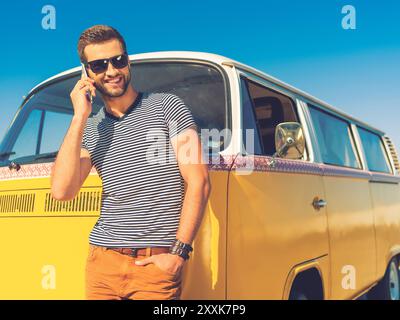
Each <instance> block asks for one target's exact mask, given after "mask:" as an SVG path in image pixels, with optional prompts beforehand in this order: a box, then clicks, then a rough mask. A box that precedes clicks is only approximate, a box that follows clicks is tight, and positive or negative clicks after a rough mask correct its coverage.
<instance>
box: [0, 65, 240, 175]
mask: <svg viewBox="0 0 400 320" xmlns="http://www.w3.org/2000/svg"><path fill="white" fill-rule="evenodd" d="M162 62H165V63H184V64H197V65H202V66H208V67H212V68H214V69H215V70H216V71H217V72H219V73H220V75H221V77H222V80H223V84H224V94H225V125H224V126H225V129H227V130H230V131H231V132H232V126H233V124H232V99H231V92H232V90H231V83H230V79H229V76H228V74H227V72H226V70H225V69H224V68H223V67H222V66H221V65H220V64H218V63H215V62H213V61H210V60H203V59H198V58H195V59H194V58H145V59H137V60H131V61H130V65H131V67H134V65H135V64H142V63H162ZM80 74H81V70H80V69H79V70H77V71H73V72H71V73H68V74H64V75H60V76H59V77H57V78H54V79H51V80H49V81H48V82H46V83H45V84H43V85H41V86H39V87H35V88H34V90H32V91H31V92H29V94H28V95H27V97H26V98H25V99H24V101H23V102H22V104H21V105H20V107H19V108H18V109H17V111H16V113H15V115H14V118H13V120H12V122H11V123H10V125H9V127H8V129H7V131H6V133H5V135H4V138H3V140H2V141H1V143H0V146H1V148H2V150H0V153H2V152H11V151H12V150H11V148H10V146H11V144H14V143H15V141H16V139H17V138H18V135H19V133H20V132H21V130H22V127H23V125H24V124H25V121H26V118H27V116H29V114H30V112H26V113H25V112H24V111H25V109H24V108H25V106H26V104H27V103H28V102H29V100H30V99H31V98H32V97H33V96H34V95H35V94H37V93H39V92H41V91H43V90H45V89H46V88H47V87H49V86H51V85H55V84H57V83H60V82H62V81H65V80H68V79H70V78H74V77H77V76H78V77H79V75H80ZM46 107H47V108H48V109H43V108H36V109H43V110H44V112H46V110H50V109H51V106H50V105H47V106H46ZM60 108H63V107H60ZM60 108H58V110H59V109H60ZM63 109H67V110H68V111H71V112H72V114H73V108H72V106H71V108H63ZM21 112H22V114H21ZM43 120H44V119H42V122H41V124H40V125H41V127H42V126H43ZM232 143H233V139H232V138H230V139H229V141H228V142H227V143H226V144H224V145H223V149H222V150H220V151H219V152H218V154H222V153H223V152H224V151H225V150H228V149H231V147H232ZM43 155H46V153H43ZM210 155H211V156H212V155H213V154H212V153H210ZM35 156H37V155H32V157H30V158H28V156H27V160H26V161H25V160H24V161H21V162H19V161H18V160H17V163H19V164H21V165H23V164H35V163H43V162H46V163H52V162H54V161H55V157H54V158H47V159H40V160H39V161H38V160H34V158H35ZM0 160H1V159H0ZM9 162H10V161H9V160H7V157H5V159H4V160H1V161H0V167H4V166H7V165H8V163H9Z"/></svg>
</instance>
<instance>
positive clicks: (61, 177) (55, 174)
mask: <svg viewBox="0 0 400 320" xmlns="http://www.w3.org/2000/svg"><path fill="white" fill-rule="evenodd" d="M87 90H91V92H92V95H93V96H95V95H96V89H95V87H94V85H93V80H92V79H90V78H85V77H84V76H83V75H82V78H81V79H80V80H79V81H78V82H77V83H76V85H75V87H74V89H73V90H72V91H71V94H70V96H71V101H72V105H73V107H74V116H73V118H72V121H71V125H70V127H69V129H68V131H67V134H66V135H65V137H64V141H63V143H62V145H61V147H60V150H59V151H58V155H57V158H56V161H55V163H54V166H53V168H52V171H51V180H50V181H51V195H52V196H53V198H55V199H57V200H71V199H73V198H74V197H75V196H76V194H77V193H78V192H79V190H80V188H81V186H82V184H83V182H84V181H85V179H86V177H87V176H88V174H89V172H90V169H91V168H92V163H91V160H90V155H89V153H88V151H87V150H86V149H82V148H81V144H82V136H83V130H84V128H85V126H86V122H87V119H88V118H89V115H90V113H91V112H92V105H91V103H90V102H89V101H88V100H87V98H86V91H87Z"/></svg>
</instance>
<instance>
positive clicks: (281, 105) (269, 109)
mask: <svg viewBox="0 0 400 320" xmlns="http://www.w3.org/2000/svg"><path fill="white" fill-rule="evenodd" d="M243 83H246V84H247V88H248V94H249V95H250V100H251V107H252V112H251V111H250V110H246V108H250V103H243V118H244V120H249V117H250V119H251V113H253V115H254V117H255V128H257V130H256V132H257V131H258V132H259V138H260V142H261V147H262V154H263V155H268V156H272V155H273V154H274V153H275V151H276V150H275V128H276V126H277V125H278V124H280V123H282V122H292V121H298V120H297V117H296V113H295V110H294V104H293V102H292V100H291V99H290V98H289V97H287V96H285V95H283V94H280V93H278V92H275V91H273V90H271V89H269V88H266V87H264V86H261V85H259V84H257V83H255V82H253V81H250V80H248V79H243V81H242V88H243V87H245V86H244V85H243ZM242 90H243V89H242ZM242 96H244V97H245V95H243V94H242ZM246 117H247V118H246ZM245 125H246V126H245ZM248 126H249V125H248V124H243V128H245V129H246V128H248ZM256 141H257V139H256ZM255 145H257V143H256V144H255ZM255 149H257V148H255Z"/></svg>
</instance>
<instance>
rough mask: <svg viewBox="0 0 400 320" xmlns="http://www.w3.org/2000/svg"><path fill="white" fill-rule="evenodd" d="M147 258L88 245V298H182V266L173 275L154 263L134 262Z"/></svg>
mask: <svg viewBox="0 0 400 320" xmlns="http://www.w3.org/2000/svg"><path fill="white" fill-rule="evenodd" d="M147 256H149V254H147V255H146V257H147ZM144 258H145V256H138V257H137V258H135V257H131V256H128V255H125V254H121V253H119V252H116V251H114V250H110V249H108V248H105V247H100V246H95V245H92V244H89V253H88V257H87V260H86V275H85V278H86V279H85V286H86V299H88V300H94V299H96V300H125V299H139V300H140V299H141V300H179V299H180V295H181V283H182V269H183V268H182V269H181V270H180V271H179V272H178V273H177V274H174V273H171V272H169V271H165V270H162V269H160V268H159V267H158V266H156V265H155V264H154V263H149V264H147V265H145V266H138V265H136V264H135V261H136V260H137V259H139V260H140V259H144Z"/></svg>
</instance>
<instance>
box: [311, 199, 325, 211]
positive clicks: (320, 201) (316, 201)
mask: <svg viewBox="0 0 400 320" xmlns="http://www.w3.org/2000/svg"><path fill="white" fill-rule="evenodd" d="M312 205H313V207H314V209H315V210H319V209H321V208H324V207H326V205H327V202H326V201H325V200H324V199H319V198H315V199H314V200H313V203H312Z"/></svg>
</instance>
